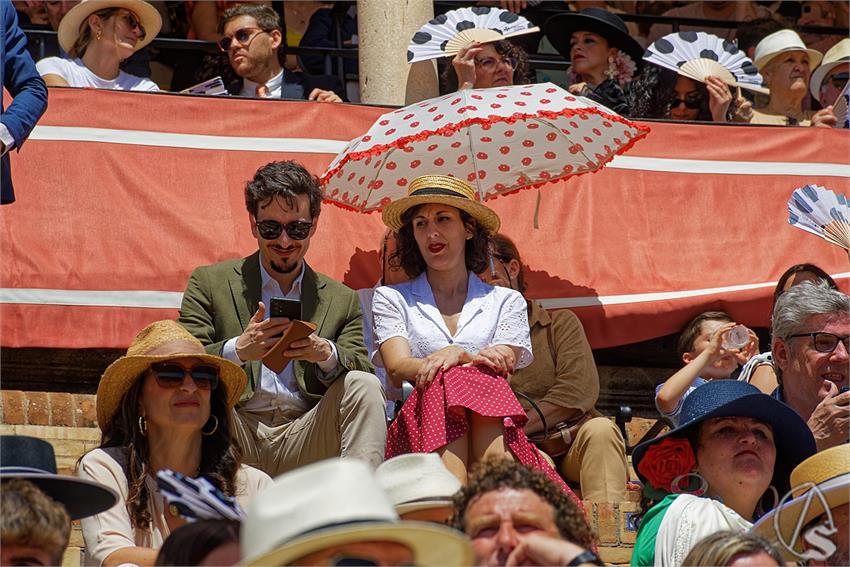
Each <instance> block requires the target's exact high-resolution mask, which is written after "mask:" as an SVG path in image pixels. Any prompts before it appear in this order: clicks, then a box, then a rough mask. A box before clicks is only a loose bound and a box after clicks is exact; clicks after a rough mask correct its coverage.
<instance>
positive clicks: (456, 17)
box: [407, 6, 540, 63]
mask: <svg viewBox="0 0 850 567" xmlns="http://www.w3.org/2000/svg"><path fill="white" fill-rule="evenodd" d="M537 31H540V28H538V27H535V26H534V24H532V23H531V22H529V21H528V20H526V19H525V18H523V17H522V16H518V15H517V14H514V13H513V12H509V11H508V10H503V9H501V8H494V7H490V6H475V7H473V8H458V9H457V10H451V11H449V12H446V13H445V14H440V15H439V16H437V17H435V18H434V19H433V20H431V21H429V22H428V23H427V24H425V25H424V26H422V27H421V28H419V31H418V32H416V33H415V34H413V38H412V39H411V40H410V45H409V46H408V47H407V62H408V63H416V62H417V61H427V60H429V59H437V58H438V57H446V56H453V55H456V54H457V52H458V51H460V49H461V48H462V47H464V46H466V45H469V44H470V43H472V42H473V41H480V42H481V43H488V42H492V41H498V40H500V39H507V38H509V37H514V36H518V35H523V34H527V33H534V32H537Z"/></svg>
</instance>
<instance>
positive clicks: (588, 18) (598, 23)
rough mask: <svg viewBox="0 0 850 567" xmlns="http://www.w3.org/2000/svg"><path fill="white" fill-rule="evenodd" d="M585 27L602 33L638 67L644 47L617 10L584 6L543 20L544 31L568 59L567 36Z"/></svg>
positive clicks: (568, 38) (568, 43)
mask: <svg viewBox="0 0 850 567" xmlns="http://www.w3.org/2000/svg"><path fill="white" fill-rule="evenodd" d="M577 31H586V32H593V33H595V34H597V35H601V36H602V37H604V38H605V40H606V41H607V42H608V45H610V46H611V47H616V48H617V49H619V50H621V51H623V52H625V53H627V54H628V55H629V57H631V58H632V61H634V63H635V65H636V66H637V68H638V69H640V68H641V67H642V66H643V53H644V49H643V47H642V46H641V44H640V43H638V42H637V40H636V39H635V38H633V37H632V36H631V35H630V34H629V28H627V27H626V23H625V22H624V21H623V20H622V18H620V17H619V16H618V15H616V14H612V13H611V12H609V11H608V10H603V9H602V8H594V7H590V8H584V9H582V10H581V11H580V12H566V13H564V14H556V15H554V16H552V17H551V18H549V19H548V20H546V23H545V24H543V32H544V33H545V34H546V37H547V38H548V39H549V42H550V43H551V44H552V47H554V48H555V49H556V50H557V51H558V53H560V54H561V55H562V56H563V57H564V58H565V59H567V60H568V61H569V59H570V37H571V36H572V35H573V32H577Z"/></svg>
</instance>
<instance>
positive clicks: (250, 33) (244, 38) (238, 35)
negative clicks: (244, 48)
mask: <svg viewBox="0 0 850 567" xmlns="http://www.w3.org/2000/svg"><path fill="white" fill-rule="evenodd" d="M254 32H257V33H254ZM261 33H267V32H266V30H264V29H261V28H240V29H238V30H236V31H235V32H234V34H233V36H232V37H228V36H224V37H223V38H221V39H220V40H218V42H217V43H218V48H219V49H221V50H222V51H225V52H227V51H230V46H231V45H233V40H234V39H235V40H236V41H238V42H239V43H240V44H241V45H247V44H248V43H250V41H251V40H252V39H254V37H255V36H258V35H260V34H261Z"/></svg>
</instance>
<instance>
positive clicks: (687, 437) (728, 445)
mask: <svg viewBox="0 0 850 567" xmlns="http://www.w3.org/2000/svg"><path fill="white" fill-rule="evenodd" d="M681 416H682V417H681V422H680V425H679V426H678V427H676V428H675V429H673V430H672V431H670V432H669V433H666V434H664V435H661V436H659V437H656V438H655V439H652V440H650V441H647V442H645V443H641V444H640V445H638V446H637V447H635V450H634V452H633V453H632V462H633V463H634V466H635V470H636V471H637V473H638V476H639V477H640V479H641V481H643V483H644V497H645V498H646V499H648V500H650V501H654V502H656V504H655V505H654V506H652V507H651V508H649V510H648V511H647V512H646V513H645V514H644V515H643V518H642V519H641V522H640V527H639V529H638V534H637V539H636V541H635V548H634V552H633V554H632V565H663V566H673V565H675V566H678V565H682V564H683V561H684V559H685V556H686V555H687V554H688V552H689V551H690V549H691V548H692V547H693V546H694V545H695V544H696V543H697V542H699V541H700V540H701V539H702V538H704V537H706V536H709V535H711V534H713V533H715V532H719V531H723V530H733V531H739V532H744V531H748V530H749V529H750V528H751V527H752V523H753V521H754V520H755V519H757V518H758V516H759V515H761V514H764V513H765V512H767V510H768V509H769V508H771V507H773V506H775V505H776V504H777V503H778V501H779V496H778V495H781V494H784V493H785V491H786V490H787V488H788V476H789V474H790V471H791V470H792V469H793V468H794V467H795V466H796V465H797V464H799V463H800V462H801V461H803V460H804V459H805V458H806V457H808V456H810V455H812V454H814V452H815V441H814V437H812V433H811V431H810V430H809V428H808V426H807V425H806V423H805V422H804V421H803V419H802V418H801V417H800V416H799V415H797V413H796V412H795V411H794V410H793V409H791V408H790V407H788V406H787V405H785V404H783V403H782V402H780V401H778V400H775V399H773V398H772V397H770V396H768V395H766V394H762V393H761V392H760V391H759V390H758V389H757V388H756V387H754V386H751V385H750V384H747V383H745V382H738V381H735V380H715V381H713V382H709V383H707V384H703V385H702V386H700V387H699V388H697V389H696V390H694V391H693V392H692V393H691V395H690V396H688V397H687V398H685V403H684V405H683V406H682V414H681Z"/></svg>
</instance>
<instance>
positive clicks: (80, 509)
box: [0, 435, 118, 520]
mask: <svg viewBox="0 0 850 567" xmlns="http://www.w3.org/2000/svg"><path fill="white" fill-rule="evenodd" d="M17 478H20V479H23V480H28V481H30V482H31V483H33V484H34V485H36V486H37V487H38V488H39V489H40V490H41V491H42V492H44V493H45V494H46V495H47V496H49V497H50V498H52V499H53V500H55V501H57V502H59V503H60V504H63V505H64V506H65V509H66V510H67V511H68V516H70V517H71V519H72V520H78V519H80V518H85V517H86V516H92V515H94V514H98V513H100V512H103V511H104V510H108V509H110V508H112V507H113V506H114V505H115V503H116V502H118V496H117V495H116V494H115V492H114V491H113V490H112V489H110V488H108V487H106V486H103V485H102V484H99V483H97V482H93V481H91V480H86V479H83V478H77V477H73V476H64V475H58V474H56V455H55V454H54V453H53V446H52V445H51V444H50V443H48V442H47V441H44V440H42V439H37V438H35V437H26V436H24V435H0V480H11V479H17Z"/></svg>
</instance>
